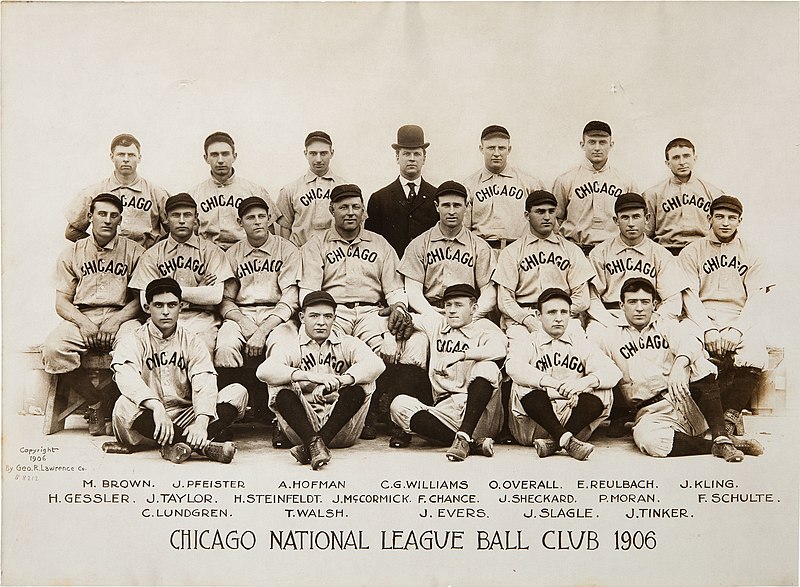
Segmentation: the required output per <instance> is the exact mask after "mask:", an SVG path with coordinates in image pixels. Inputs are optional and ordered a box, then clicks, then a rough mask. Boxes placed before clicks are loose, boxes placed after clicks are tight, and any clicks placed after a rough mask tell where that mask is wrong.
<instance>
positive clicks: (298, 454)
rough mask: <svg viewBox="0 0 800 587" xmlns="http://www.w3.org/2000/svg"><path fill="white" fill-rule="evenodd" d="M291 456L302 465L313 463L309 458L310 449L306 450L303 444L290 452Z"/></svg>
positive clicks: (294, 447)
mask: <svg viewBox="0 0 800 587" xmlns="http://www.w3.org/2000/svg"><path fill="white" fill-rule="evenodd" d="M289 454H291V455H292V456H293V457H294V460H296V461H297V462H298V463H300V464H301V465H307V464H308V463H310V462H311V459H310V458H309V457H308V449H307V448H306V445H305V444H302V443H301V444H298V445H296V446H293V447H292V448H291V450H289Z"/></svg>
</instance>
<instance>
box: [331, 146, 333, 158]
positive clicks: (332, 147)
mask: <svg viewBox="0 0 800 587" xmlns="http://www.w3.org/2000/svg"><path fill="white" fill-rule="evenodd" d="M331 157H333V147H331Z"/></svg>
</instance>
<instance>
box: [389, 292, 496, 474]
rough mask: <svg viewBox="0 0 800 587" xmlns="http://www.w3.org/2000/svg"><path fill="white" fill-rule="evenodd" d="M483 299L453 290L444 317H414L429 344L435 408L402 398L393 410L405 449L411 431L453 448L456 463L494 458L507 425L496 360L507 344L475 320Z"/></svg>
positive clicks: (449, 452)
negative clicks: (479, 457)
mask: <svg viewBox="0 0 800 587" xmlns="http://www.w3.org/2000/svg"><path fill="white" fill-rule="evenodd" d="M478 295H479V294H478V292H477V290H476V289H475V288H474V287H472V286H471V285H468V284H464V283H462V284H458V285H451V286H450V287H448V288H447V289H446V290H445V291H444V294H443V295H442V302H443V303H444V312H445V315H444V316H439V315H428V316H421V315H419V314H412V315H411V318H412V321H413V324H414V328H415V329H417V330H421V331H422V332H423V333H424V334H425V335H426V336H427V338H428V341H429V343H430V355H431V357H430V366H429V369H428V374H429V376H430V380H431V388H432V392H433V406H429V405H426V404H424V403H422V402H421V401H420V400H418V399H416V398H414V397H411V396H409V395H399V396H397V397H396V398H395V399H394V401H393V402H392V405H391V407H390V412H391V416H392V421H393V422H394V423H395V424H397V425H398V426H400V427H401V428H402V429H403V431H404V433H405V435H406V436H405V437H404V438H403V440H404V442H403V444H405V445H406V446H407V445H408V444H409V443H410V442H411V437H410V436H409V434H410V433H411V432H415V433H417V434H419V435H420V436H423V437H425V438H428V439H430V440H432V441H434V442H437V443H439V444H441V445H442V446H447V445H448V444H450V445H451V446H450V448H449V449H448V450H447V458H448V459H450V460H451V461H463V460H464V459H466V458H467V457H468V456H469V455H470V454H482V455H484V456H487V457H490V456H492V455H493V454H494V441H493V440H492V438H491V437H492V436H494V435H496V434H497V433H498V432H499V431H500V428H501V426H502V423H503V408H502V405H501V403H502V402H501V399H500V389H499V388H500V369H499V367H498V366H497V363H495V361H497V360H499V359H502V358H503V357H504V356H505V354H506V346H507V340H506V337H505V335H503V332H502V331H501V330H500V329H499V328H498V327H497V326H495V325H494V324H493V323H492V322H490V321H489V320H486V319H485V318H481V319H479V320H473V319H472V316H473V314H474V313H475V312H476V311H477V309H478V304H477V300H478ZM453 436H455V438H453ZM398 440H400V439H398Z"/></svg>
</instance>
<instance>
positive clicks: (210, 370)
mask: <svg viewBox="0 0 800 587" xmlns="http://www.w3.org/2000/svg"><path fill="white" fill-rule="evenodd" d="M181 298H182V292H181V287H180V285H178V283H177V282H176V281H175V280H174V279H171V278H169V277H166V278H162V279H155V280H153V281H151V282H150V283H149V284H147V288H146V289H145V300H146V302H147V303H146V304H145V311H146V312H147V313H148V314H149V315H150V320H148V321H147V322H146V323H145V324H144V325H143V326H141V327H139V328H137V329H136V330H135V331H134V332H133V333H132V334H130V335H128V336H127V337H125V338H124V339H123V340H121V341H120V344H119V345H118V346H117V348H116V350H115V351H114V352H113V360H112V362H111V368H112V369H113V370H114V380H115V381H116V382H117V385H118V386H119V390H120V393H121V394H122V395H121V396H120V398H119V399H118V400H117V403H116V405H115V406H114V414H113V422H114V435H115V436H116V437H117V440H118V442H107V443H105V444H104V445H103V450H104V451H106V452H109V453H123V454H127V453H131V452H134V451H135V450H141V449H143V448H148V447H150V446H153V445H154V444H156V443H157V444H158V445H160V447H161V456H162V457H163V458H165V459H167V460H169V461H172V462H173V463H182V462H184V461H186V460H187V459H188V458H189V457H190V456H191V455H192V451H193V450H194V451H196V452H198V453H201V454H203V455H205V456H206V457H208V458H209V459H211V460H213V461H218V462H220V463H230V462H231V461H232V460H233V456H234V454H235V453H236V445H235V444H234V443H233V442H230V441H228V442H215V439H217V438H219V437H220V435H221V434H222V433H223V431H225V430H226V429H227V428H228V427H229V426H230V425H231V424H233V422H235V421H236V420H239V419H241V418H242V416H244V412H245V409H246V408H247V390H246V389H245V388H244V387H243V386H242V385H239V384H238V383H233V384H231V385H228V386H227V387H224V388H222V389H221V390H219V391H217V374H216V372H215V371H214V365H213V364H212V363H211V355H210V354H209V352H208V350H207V349H206V347H205V345H203V343H202V341H201V340H200V339H199V337H197V336H195V335H193V334H192V333H190V332H189V331H187V330H186V329H184V328H183V327H182V326H180V325H179V324H178V315H179V314H180V307H181Z"/></svg>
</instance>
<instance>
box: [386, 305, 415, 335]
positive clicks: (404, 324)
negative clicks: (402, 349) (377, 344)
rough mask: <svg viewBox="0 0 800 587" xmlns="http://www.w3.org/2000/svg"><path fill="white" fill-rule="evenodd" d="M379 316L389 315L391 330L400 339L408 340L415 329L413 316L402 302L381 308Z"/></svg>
mask: <svg viewBox="0 0 800 587" xmlns="http://www.w3.org/2000/svg"><path fill="white" fill-rule="evenodd" d="M378 316H388V317H389V321H388V328H389V332H391V333H392V334H393V335H394V336H395V337H396V338H397V339H398V340H406V339H407V338H408V337H409V336H411V333H412V332H413V331H414V327H413V325H412V323H411V316H410V315H409V313H408V310H406V308H405V306H404V305H403V304H402V303H400V302H398V303H396V304H392V305H391V306H389V307H388V308H381V309H380V310H379V311H378Z"/></svg>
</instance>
